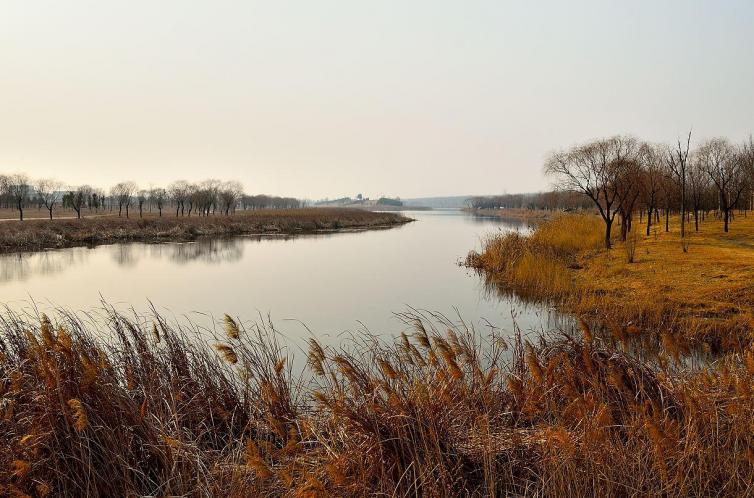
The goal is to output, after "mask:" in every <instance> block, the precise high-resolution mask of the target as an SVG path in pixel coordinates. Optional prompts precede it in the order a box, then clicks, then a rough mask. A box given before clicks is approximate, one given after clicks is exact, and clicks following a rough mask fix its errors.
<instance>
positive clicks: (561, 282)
mask: <svg viewBox="0 0 754 498" xmlns="http://www.w3.org/2000/svg"><path fill="white" fill-rule="evenodd" d="M645 221H646V220H645ZM635 225H636V226H635V227H634V228H635V231H634V232H633V233H632V234H631V235H629V237H628V239H629V240H628V242H627V243H623V242H620V241H616V242H615V246H614V248H613V249H612V250H610V251H606V250H604V249H603V248H601V237H602V230H603V226H602V224H601V221H600V220H599V218H597V217H596V216H573V215H571V216H562V217H560V218H557V219H555V220H553V221H550V222H546V223H544V224H542V225H540V226H539V227H538V229H537V230H536V231H535V232H534V234H533V235H532V236H531V237H523V236H520V235H517V234H511V235H503V236H498V237H494V238H492V239H490V240H488V241H487V243H486V245H485V250H484V251H483V252H482V253H481V254H472V255H470V257H469V263H470V264H471V265H472V266H476V267H478V268H481V269H484V270H486V272H485V273H486V274H487V276H488V277H489V279H490V281H492V282H495V283H498V284H500V285H501V286H502V287H504V288H506V287H507V288H510V289H512V290H517V291H519V292H520V293H522V294H523V295H525V296H527V295H528V296H529V297H531V298H532V299H550V300H553V301H555V302H557V303H559V304H560V305H561V306H562V307H563V308H565V309H566V310H567V311H571V312H575V313H577V314H578V315H579V316H582V317H584V318H586V317H593V318H596V319H598V320H601V321H602V322H603V323H605V324H607V325H608V326H610V327H611V328H613V329H617V330H616V333H617V334H620V333H621V331H628V332H638V331H640V330H643V331H649V332H653V333H657V334H662V333H663V332H668V331H673V332H677V333H679V334H678V335H679V337H681V338H683V339H688V340H690V341H692V342H698V343H703V344H707V346H709V347H713V348H718V349H732V348H740V347H741V346H742V345H744V344H747V343H748V342H749V341H751V339H752V325H753V324H754V315H753V314H752V313H753V310H754V216H744V215H743V214H741V215H739V216H737V217H736V219H735V221H734V222H733V223H732V224H731V230H730V232H729V233H724V232H723V229H722V222H721V221H719V220H716V219H714V218H713V217H710V218H708V219H707V220H706V221H704V222H702V223H700V226H699V231H698V232H695V231H694V229H693V224H692V225H691V227H690V229H689V231H688V232H687V233H688V235H687V237H686V239H685V240H686V241H685V243H683V244H682V242H681V238H680V234H679V220H678V219H677V218H675V219H671V230H670V231H669V232H667V233H666V232H665V231H664V224H660V225H658V226H656V227H655V228H656V229H655V228H653V229H652V231H651V233H650V236H648V237H647V236H646V235H645V232H644V230H645V226H644V225H643V224H642V225H641V226H640V225H639V222H638V220H637V221H636V222H635ZM616 231H617V230H616ZM632 251H633V253H634V254H633V258H630V257H629V252H632ZM629 259H633V262H629Z"/></svg>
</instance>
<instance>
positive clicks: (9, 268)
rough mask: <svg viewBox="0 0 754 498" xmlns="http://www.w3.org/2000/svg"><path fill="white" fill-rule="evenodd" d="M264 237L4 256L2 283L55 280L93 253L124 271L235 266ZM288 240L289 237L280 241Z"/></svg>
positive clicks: (0, 265)
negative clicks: (144, 264) (145, 264)
mask: <svg viewBox="0 0 754 498" xmlns="http://www.w3.org/2000/svg"><path fill="white" fill-rule="evenodd" d="M262 239H263V237H248V238H235V239H230V238H228V239H199V240H197V241H194V242H182V243H165V244H142V243H131V244H113V245H110V246H102V247H98V248H88V247H74V248H70V249H61V250H50V251H42V252H33V253H28V252H25V253H17V254H3V255H0V282H22V281H25V280H28V279H30V278H31V277H34V276H42V275H43V276H53V275H55V274H59V273H62V272H64V271H66V270H72V269H74V268H76V267H77V266H81V267H83V266H85V265H86V263H87V262H88V260H89V258H90V257H91V255H92V254H93V251H106V252H108V253H109V255H110V259H111V261H113V262H114V263H115V264H116V265H117V266H119V267H122V268H135V267H137V266H138V264H139V262H140V261H141V260H143V259H161V260H165V261H170V262H172V263H175V264H178V265H187V264H190V263H194V262H200V263H209V264H221V263H233V262H236V261H239V260H240V259H241V258H242V257H243V251H244V243H245V241H247V240H250V241H257V242H259V241H261V240H262ZM279 239H281V240H288V237H279Z"/></svg>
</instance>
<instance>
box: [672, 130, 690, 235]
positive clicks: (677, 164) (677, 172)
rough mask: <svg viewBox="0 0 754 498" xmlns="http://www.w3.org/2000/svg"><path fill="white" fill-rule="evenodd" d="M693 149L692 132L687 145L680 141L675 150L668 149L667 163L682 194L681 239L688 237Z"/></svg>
mask: <svg viewBox="0 0 754 498" xmlns="http://www.w3.org/2000/svg"><path fill="white" fill-rule="evenodd" d="M690 149H691V131H689V136H688V138H687V139H686V145H685V146H684V145H683V144H682V143H681V140H680V139H679V140H678V145H677V146H676V147H675V148H670V147H668V149H667V152H666V162H667V166H668V169H669V170H670V172H671V173H672V174H673V177H674V178H675V180H676V182H677V183H678V188H679V190H680V193H681V238H683V237H685V236H686V180H687V174H688V162H689V150H690Z"/></svg>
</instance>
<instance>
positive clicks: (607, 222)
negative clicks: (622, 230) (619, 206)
mask: <svg viewBox="0 0 754 498" xmlns="http://www.w3.org/2000/svg"><path fill="white" fill-rule="evenodd" d="M612 231H613V220H611V219H608V220H605V249H610V248H611V247H613V244H612V241H611V240H610V239H611V237H610V235H611V232H612Z"/></svg>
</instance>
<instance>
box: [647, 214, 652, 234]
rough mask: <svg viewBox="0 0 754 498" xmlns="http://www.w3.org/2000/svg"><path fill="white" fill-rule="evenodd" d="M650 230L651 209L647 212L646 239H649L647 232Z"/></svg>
mask: <svg viewBox="0 0 754 498" xmlns="http://www.w3.org/2000/svg"><path fill="white" fill-rule="evenodd" d="M651 228H652V208H651V207H650V208H649V210H648V211H647V237H649V230H650V229H651Z"/></svg>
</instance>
